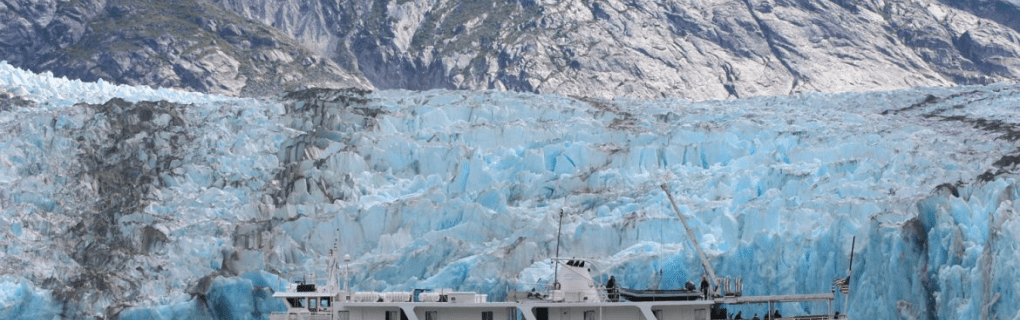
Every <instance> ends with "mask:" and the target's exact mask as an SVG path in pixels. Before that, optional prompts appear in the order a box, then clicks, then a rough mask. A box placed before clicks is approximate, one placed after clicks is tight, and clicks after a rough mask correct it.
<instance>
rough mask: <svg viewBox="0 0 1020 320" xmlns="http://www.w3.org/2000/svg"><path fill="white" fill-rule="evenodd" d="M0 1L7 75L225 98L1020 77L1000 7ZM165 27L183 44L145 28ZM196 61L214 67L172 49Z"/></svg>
mask: <svg viewBox="0 0 1020 320" xmlns="http://www.w3.org/2000/svg"><path fill="white" fill-rule="evenodd" d="M0 4H2V6H0V16H3V17H6V18H8V19H6V20H5V21H7V22H5V23H3V25H2V26H0V31H2V32H0V33H2V34H6V36H4V37H0V54H3V55H5V56H6V60H8V61H10V63H11V64H12V65H15V66H18V67H22V68H27V69H31V70H33V71H35V72H42V71H52V72H54V74H55V75H57V76H68V77H71V78H79V79H84V80H95V79H99V78H102V79H104V80H107V81H112V82H115V83H123V84H134V85H149V86H169V87H178V88H187V89H189V90H196V91H202V92H212V93H227V94H232V95H271V94H272V92H278V91H279V90H273V89H272V88H282V89H286V90H291V89H300V88H304V87H311V86H329V87H348V86H350V87H357V88H363V89H373V88H377V89H409V90H427V89H458V90H509V91H520V92H532V93H556V94H562V95H570V96H589V97H599V98H612V97H617V96H626V97H631V98H641V99H654V98H663V97H673V98H686V99H693V100H704V99H726V98H739V97H752V96H762V95H766V96H767V95H784V94H791V93H800V92H846V91H876V90H878V91H881V90H892V89H905V88H912V87H917V86H952V85H965V84H988V83H994V82H1015V81H1016V80H1017V79H1020V33H1018V31H1017V30H1018V28H1020V21H1018V18H1017V15H1015V14H1014V13H1016V14H1020V9H1018V6H1017V5H1016V4H1013V3H1012V2H1007V1H1002V0H993V1H976V0H975V1H948V0H943V1H939V0H892V1H870V0H839V1H822V2H808V1H791V0H763V1H754V0H727V1H699V0H687V1H671V2H656V1H651V0H634V1H590V0H570V1H509V2H494V1H470V2H458V1H446V0H416V1H408V0H399V1H397V0H392V1H368V0H358V1H342V2H336V1H327V0H259V1H237V0H192V1H184V2H175V5H174V6H176V7H177V8H198V9H197V10H195V9H188V10H157V11H153V10H154V9H153V8H157V9H158V8H159V7H166V6H167V5H162V4H160V5H157V4H156V2H149V1H141V2H128V1H114V0H109V1H107V0H83V1H73V2H57V1H55V0H48V1H42V2H31V1H24V0H3V1H2V2H0ZM146 12H159V13H160V14H163V15H164V16H163V18H156V19H153V18H152V17H158V16H159V14H157V15H153V14H145V13H146ZM117 16H127V17H131V16H136V17H135V19H136V20H141V22H138V21H136V22H135V23H128V24H121V23H117V21H116V20H117V18H116V17H117ZM159 19H165V20H169V21H172V22H173V23H172V24H171V25H175V24H176V25H177V26H178V27H179V28H180V29H181V30H185V31H180V32H172V30H170V31H168V30H167V29H173V28H167V27H166V26H167V24H159V23H154V22H152V21H148V22H146V21H145V20H159ZM124 25H130V26H132V27H131V28H123V26H124ZM265 26H269V27H271V28H272V30H270V29H265ZM130 29H138V30H140V31H136V32H132V31H127V30H130ZM146 34H149V35H146ZM167 38H170V39H173V40H174V41H170V42H168V41H167ZM188 39H206V40H199V41H198V43H193V42H194V40H188ZM203 41H211V42H212V43H211V44H206V43H205V42H203ZM125 43H126V44H128V46H127V47H133V48H124V47H123V46H124V44H125ZM265 43H269V44H273V45H274V46H268V47H266V46H260V45H259V44H265ZM168 44H171V47H173V48H168V46H167V45H168ZM182 44H183V45H182ZM173 45H176V47H174V46H173ZM139 48H140V49H139ZM196 49H197V50H199V51H202V52H206V53H205V54H197V55H191V56H182V55H180V54H179V53H175V52H174V50H177V51H187V50H196ZM76 51H81V52H85V53H87V54H83V55H76V54H74V52H76ZM248 51H254V52H252V53H250V54H249V53H248ZM221 53H222V54H221ZM279 53H284V55H282V57H281V55H280V54H279ZM35 56H41V57H42V58H38V57H35ZM162 60H168V61H171V62H170V63H159V62H153V61H162ZM291 60H293V61H291ZM280 61H283V62H284V63H280ZM294 61H297V62H294ZM132 65H134V66H137V67H135V68H134V69H138V70H131V69H132V68H128V67H127V66H132ZM295 70H296V71H295ZM279 73H282V74H285V76H277V74H279ZM248 79H252V81H250V82H253V83H252V84H251V85H249V84H248V82H249V81H248ZM303 82H307V83H308V85H302V83H303ZM249 86H250V87H251V88H252V89H247V91H246V90H242V89H241V88H246V87H249Z"/></svg>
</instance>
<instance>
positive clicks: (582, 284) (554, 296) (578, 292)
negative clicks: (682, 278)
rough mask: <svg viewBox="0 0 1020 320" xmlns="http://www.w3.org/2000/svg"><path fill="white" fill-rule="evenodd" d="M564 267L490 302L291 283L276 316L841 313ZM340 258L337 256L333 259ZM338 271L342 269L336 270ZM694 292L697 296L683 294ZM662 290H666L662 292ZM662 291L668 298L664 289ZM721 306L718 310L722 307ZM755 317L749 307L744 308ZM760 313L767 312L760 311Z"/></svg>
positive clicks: (452, 294) (477, 318) (583, 317)
mask: <svg viewBox="0 0 1020 320" xmlns="http://www.w3.org/2000/svg"><path fill="white" fill-rule="evenodd" d="M557 263H558V264H559V267H560V268H562V269H561V271H562V275H561V277H560V278H559V281H557V283H558V284H559V285H555V284H554V285H553V287H552V288H550V290H543V291H542V292H539V291H531V292H510V293H508V294H507V298H506V301H503V302H491V301H488V300H489V299H488V296H487V295H485V294H479V293H475V292H460V291H453V290H448V289H439V290H434V291H429V290H421V291H416V292H382V293H380V292H348V291H347V290H338V288H339V287H338V286H335V285H326V286H324V287H319V286H315V285H312V284H302V283H295V284H291V285H290V286H289V287H288V288H287V290H286V291H285V292H277V293H276V294H274V295H273V296H274V297H277V298H280V299H282V300H283V301H284V302H285V303H286V304H287V311H286V312H282V313H274V314H272V315H271V316H270V319H272V320H404V319H406V320H440V319H442V320H497V319H498V320H608V319H614V320H661V319H682V320H712V319H727V318H728V317H732V314H730V315H727V314H726V310H725V309H722V308H723V307H724V306H726V305H735V304H767V305H768V306H769V307H768V309H767V310H769V311H768V312H769V313H771V312H772V306H773V305H774V304H775V303H781V302H806V301H820V302H825V303H828V305H829V310H830V312H829V313H828V314H824V315H809V316H796V317H780V318H775V319H800V320H804V319H819V320H821V319H836V318H844V317H842V316H838V315H837V314H836V313H834V312H833V311H832V310H833V308H832V307H833V304H832V303H833V301H834V300H835V299H834V298H835V293H834V292H830V293H824V294H811V295H783V296H757V297H754V296H739V295H737V294H735V293H734V292H733V291H731V290H730V289H722V288H720V289H718V290H716V293H714V294H712V296H711V297H708V298H705V297H702V296H700V295H698V294H697V292H693V293H692V292H686V293H685V294H680V295H677V296H674V298H676V297H679V298H680V300H665V301H614V300H616V299H610V298H609V297H610V295H611V294H612V293H614V292H615V291H614V290H613V288H609V289H607V288H606V287H605V286H602V285H600V284H598V283H597V282H595V281H594V280H593V278H592V276H591V272H590V267H589V266H590V264H589V263H590V262H586V261H582V260H575V259H570V260H557ZM334 266H336V264H334ZM333 274H337V273H333ZM692 294H693V296H694V298H693V299H689V300H685V299H688V298H690V297H692ZM657 297H660V298H662V297H664V296H662V295H659V296H657ZM664 299H668V297H665V298H664ZM720 310H721V312H720ZM744 318H745V319H750V318H751V317H750V315H745V316H744ZM762 319H766V318H765V317H762Z"/></svg>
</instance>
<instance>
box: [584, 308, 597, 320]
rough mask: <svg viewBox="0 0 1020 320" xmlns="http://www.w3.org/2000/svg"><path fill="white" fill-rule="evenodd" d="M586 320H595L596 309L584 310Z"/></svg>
mask: <svg viewBox="0 0 1020 320" xmlns="http://www.w3.org/2000/svg"><path fill="white" fill-rule="evenodd" d="M584 320H595V310H587V311H585V312H584Z"/></svg>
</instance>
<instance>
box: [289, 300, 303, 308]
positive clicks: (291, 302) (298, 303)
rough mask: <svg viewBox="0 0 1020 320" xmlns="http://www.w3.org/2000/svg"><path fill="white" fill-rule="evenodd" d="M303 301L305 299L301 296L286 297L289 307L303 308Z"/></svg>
mask: <svg viewBox="0 0 1020 320" xmlns="http://www.w3.org/2000/svg"><path fill="white" fill-rule="evenodd" d="M304 302H305V299H303V298H287V304H289V305H290V307H291V308H304V307H305V303H304Z"/></svg>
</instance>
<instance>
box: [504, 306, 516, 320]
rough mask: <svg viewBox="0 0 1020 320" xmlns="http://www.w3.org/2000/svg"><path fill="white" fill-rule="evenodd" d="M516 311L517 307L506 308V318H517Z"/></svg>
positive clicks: (513, 319)
mask: <svg viewBox="0 0 1020 320" xmlns="http://www.w3.org/2000/svg"><path fill="white" fill-rule="evenodd" d="M518 313H519V311H517V308H512V307H511V308H506V320H517V319H518V315H517V314H518Z"/></svg>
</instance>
